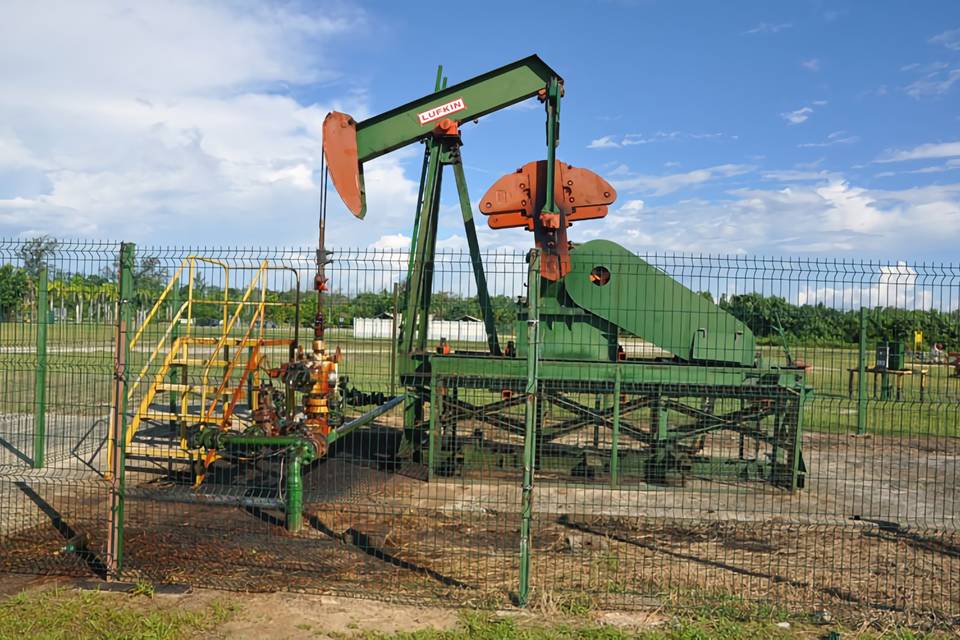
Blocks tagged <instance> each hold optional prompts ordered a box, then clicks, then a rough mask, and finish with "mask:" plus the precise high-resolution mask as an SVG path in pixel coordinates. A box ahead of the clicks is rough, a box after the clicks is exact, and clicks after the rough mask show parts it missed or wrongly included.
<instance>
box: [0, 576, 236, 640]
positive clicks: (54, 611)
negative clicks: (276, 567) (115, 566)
mask: <svg viewBox="0 0 960 640" xmlns="http://www.w3.org/2000/svg"><path fill="white" fill-rule="evenodd" d="M137 593H140V594H141V595H137V594H136V593H130V594H122V593H105V592H98V591H74V590H65V589H45V590H35V591H27V592H22V593H20V594H18V595H15V596H13V597H10V598H7V599H6V600H4V601H2V602H0V640H8V639H9V640H13V639H14V638H37V639H44V640H47V639H49V640H58V639H61V638H62V639H64V640H87V639H89V640H114V639H116V640H120V639H124V640H140V639H142V640H178V639H181V638H202V637H207V634H208V632H210V631H212V630H214V629H215V628H216V627H217V626H218V625H220V624H222V623H223V622H226V621H227V620H229V619H230V618H231V617H233V615H234V614H235V613H236V611H237V610H238V608H237V606H236V605H233V604H229V605H225V604H222V603H213V604H210V605H208V606H201V607H164V606H162V605H160V604H158V602H157V601H156V600H154V599H152V598H151V597H149V596H148V594H146V593H144V592H143V591H142V590H140V591H138V592H137ZM145 596H148V597H145Z"/></svg>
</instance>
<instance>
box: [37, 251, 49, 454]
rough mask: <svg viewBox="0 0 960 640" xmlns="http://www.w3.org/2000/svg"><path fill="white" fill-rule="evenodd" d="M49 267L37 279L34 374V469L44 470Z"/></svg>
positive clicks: (44, 268) (42, 270)
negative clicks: (35, 361) (35, 360)
mask: <svg viewBox="0 0 960 640" xmlns="http://www.w3.org/2000/svg"><path fill="white" fill-rule="evenodd" d="M49 320H50V316H49V311H48V310H47V267H46V265H44V266H41V267H40V273H39V274H38V277H37V370H36V372H35V373H34V378H33V383H34V386H33V389H34V408H33V468H34V469H42V468H43V462H44V457H45V453H44V452H45V448H46V442H47V324H48V322H49Z"/></svg>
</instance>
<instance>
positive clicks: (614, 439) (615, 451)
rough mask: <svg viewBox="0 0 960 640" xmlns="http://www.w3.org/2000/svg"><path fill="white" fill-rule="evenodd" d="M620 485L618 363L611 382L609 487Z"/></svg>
mask: <svg viewBox="0 0 960 640" xmlns="http://www.w3.org/2000/svg"><path fill="white" fill-rule="evenodd" d="M618 484H620V363H619V362H618V363H617V371H616V378H614V381H613V435H611V436H610V486H611V487H613V488H616V487H617V485H618Z"/></svg>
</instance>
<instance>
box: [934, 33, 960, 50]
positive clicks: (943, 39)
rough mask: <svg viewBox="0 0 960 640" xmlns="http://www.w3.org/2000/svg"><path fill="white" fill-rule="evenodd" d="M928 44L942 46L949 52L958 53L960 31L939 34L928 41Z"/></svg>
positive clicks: (959, 48)
mask: <svg viewBox="0 0 960 640" xmlns="http://www.w3.org/2000/svg"><path fill="white" fill-rule="evenodd" d="M929 42H930V44H939V45H943V46H944V47H946V48H947V49H950V50H951V51H960V29H951V30H949V31H944V32H943V33H939V34H937V35H935V36H933V37H932V38H930V40H929Z"/></svg>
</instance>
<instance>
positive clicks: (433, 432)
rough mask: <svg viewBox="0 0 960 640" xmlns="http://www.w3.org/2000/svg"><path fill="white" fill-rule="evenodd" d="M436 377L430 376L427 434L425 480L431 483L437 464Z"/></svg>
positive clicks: (434, 375)
mask: <svg viewBox="0 0 960 640" xmlns="http://www.w3.org/2000/svg"><path fill="white" fill-rule="evenodd" d="M437 414H438V411H437V376H436V374H431V375H430V433H428V434H427V480H428V481H432V480H433V476H434V473H435V469H436V464H437V441H438V439H439V434H438V433H437V429H438V428H439V425H438V423H437Z"/></svg>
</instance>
